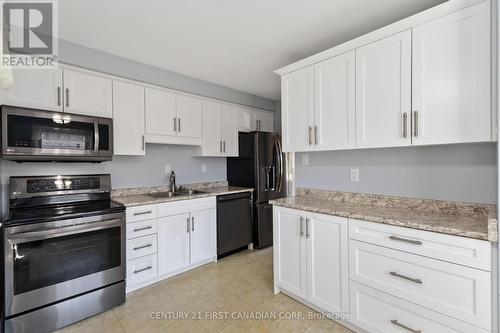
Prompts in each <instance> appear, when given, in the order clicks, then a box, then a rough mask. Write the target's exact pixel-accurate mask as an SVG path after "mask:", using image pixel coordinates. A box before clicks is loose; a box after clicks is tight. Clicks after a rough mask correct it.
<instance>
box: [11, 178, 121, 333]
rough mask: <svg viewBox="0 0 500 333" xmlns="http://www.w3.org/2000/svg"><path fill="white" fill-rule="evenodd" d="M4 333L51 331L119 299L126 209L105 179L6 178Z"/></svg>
mask: <svg viewBox="0 0 500 333" xmlns="http://www.w3.org/2000/svg"><path fill="white" fill-rule="evenodd" d="M9 190H10V213H9V216H8V217H7V219H6V221H5V226H4V228H5V230H4V256H5V263H4V269H5V318H6V321H5V329H6V332H50V331H52V330H55V329H58V328H61V327H63V326H66V325H69V324H71V323H73V322H76V321H79V320H81V319H84V318H87V317H89V316H92V315H95V314H97V313H100V312H102V311H105V310H107V309H110V308H113V307H115V306H117V305H119V304H121V303H123V302H124V301H125V282H124V280H125V207H123V206H121V205H118V204H115V203H113V202H112V201H111V200H110V190H111V181H110V176H109V175H85V176H48V177H11V178H10V185H9Z"/></svg>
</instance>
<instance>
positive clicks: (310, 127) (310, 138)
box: [309, 126, 313, 146]
mask: <svg viewBox="0 0 500 333" xmlns="http://www.w3.org/2000/svg"><path fill="white" fill-rule="evenodd" d="M312 144H313V143H312V126H309V146H311V145H312Z"/></svg>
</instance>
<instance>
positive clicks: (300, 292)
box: [273, 206, 307, 298]
mask: <svg viewBox="0 0 500 333" xmlns="http://www.w3.org/2000/svg"><path fill="white" fill-rule="evenodd" d="M273 235H274V236H273V237H274V246H275V250H274V265H275V272H274V279H275V284H276V285H278V286H279V287H281V288H283V289H286V290H288V291H290V292H292V293H294V294H296V295H297V296H299V297H303V298H306V297H307V280H306V279H307V277H306V237H305V218H304V215H303V214H302V212H300V211H297V210H293V209H287V208H281V207H276V206H275V207H274V223H273Z"/></svg>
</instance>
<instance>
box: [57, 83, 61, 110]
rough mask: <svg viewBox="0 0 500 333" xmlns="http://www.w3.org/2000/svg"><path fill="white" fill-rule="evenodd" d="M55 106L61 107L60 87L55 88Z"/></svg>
mask: <svg viewBox="0 0 500 333" xmlns="http://www.w3.org/2000/svg"><path fill="white" fill-rule="evenodd" d="M57 106H61V87H57Z"/></svg>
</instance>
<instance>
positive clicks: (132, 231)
mask: <svg viewBox="0 0 500 333" xmlns="http://www.w3.org/2000/svg"><path fill="white" fill-rule="evenodd" d="M157 231H158V222H157V220H156V219H153V220H146V221H139V222H133V223H127V239H132V238H137V237H142V236H147V235H153V234H156V232H157Z"/></svg>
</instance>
